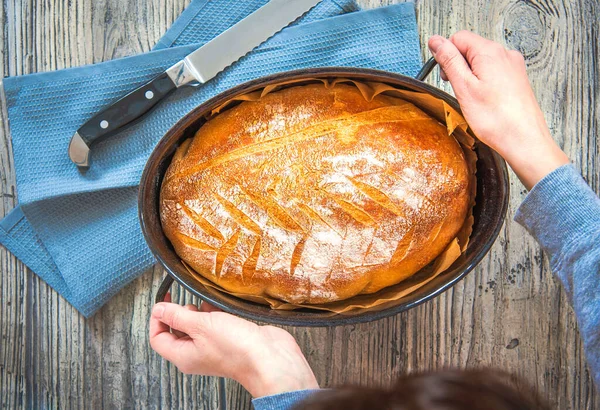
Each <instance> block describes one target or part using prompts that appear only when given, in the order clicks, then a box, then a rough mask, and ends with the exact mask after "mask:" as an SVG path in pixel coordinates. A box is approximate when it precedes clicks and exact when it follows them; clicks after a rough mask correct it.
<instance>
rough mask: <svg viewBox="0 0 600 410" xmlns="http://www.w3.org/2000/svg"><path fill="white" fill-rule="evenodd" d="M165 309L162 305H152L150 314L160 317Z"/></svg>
mask: <svg viewBox="0 0 600 410" xmlns="http://www.w3.org/2000/svg"><path fill="white" fill-rule="evenodd" d="M164 311H165V307H164V306H163V305H154V307H153V308H152V316H154V317H155V318H157V319H160V318H162V315H163V313H164Z"/></svg>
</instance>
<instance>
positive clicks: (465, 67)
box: [428, 36, 477, 97]
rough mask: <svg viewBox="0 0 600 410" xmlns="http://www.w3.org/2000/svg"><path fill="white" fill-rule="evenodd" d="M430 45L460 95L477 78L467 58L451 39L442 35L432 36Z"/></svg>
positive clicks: (455, 90) (434, 55)
mask: <svg viewBox="0 0 600 410" xmlns="http://www.w3.org/2000/svg"><path fill="white" fill-rule="evenodd" d="M428 46H429V49H430V50H431V53H432V54H433V57H434V58H435V60H436V61H437V62H438V64H439V65H440V67H441V68H442V70H443V71H444V73H446V76H447V77H448V80H450V84H451V85H452V88H453V89H454V92H455V93H456V94H457V97H459V94H461V93H462V92H464V91H466V87H467V85H468V83H469V82H470V81H473V80H475V79H477V77H475V76H474V75H473V72H472V71H471V68H470V67H469V64H468V63H467V60H465V58H464V57H463V55H462V54H461V53H460V51H458V48H456V46H455V45H454V44H453V43H452V42H451V41H449V40H447V39H445V38H444V37H442V36H432V37H431V38H430V39H429V42H428Z"/></svg>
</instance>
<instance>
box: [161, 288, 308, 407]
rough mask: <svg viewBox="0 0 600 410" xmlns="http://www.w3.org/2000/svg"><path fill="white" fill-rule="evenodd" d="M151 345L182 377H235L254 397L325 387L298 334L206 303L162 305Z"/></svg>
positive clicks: (165, 303)
mask: <svg viewBox="0 0 600 410" xmlns="http://www.w3.org/2000/svg"><path fill="white" fill-rule="evenodd" d="M168 301H169V302H170V298H169V299H168ZM171 329H172V330H173V333H171ZM150 345H151V346H152V348H153V349H154V350H155V351H156V352H157V353H158V354H159V355H161V356H162V357H164V358H165V359H167V360H168V361H170V362H172V363H173V364H175V365H176V366H177V368H178V369H179V370H180V371H181V372H183V373H187V374H199V375H206V376H221V377H229V378H232V379H234V380H236V381H238V382H239V383H240V384H241V385H242V386H244V388H245V389H246V390H248V391H249V392H250V394H251V395H252V396H253V397H262V396H268V395H272V394H277V393H283V392H287V391H294V390H303V389H318V388H319V385H318V383H317V381H316V379H315V376H314V374H313V372H312V370H311V368H310V366H309V365H308V362H307V361H306V359H305V358H304V355H303V354H302V352H301V351H300V348H299V347H298V344H297V343H296V340H295V339H294V338H293V337H292V335H290V334H289V333H288V332H286V331H285V330H283V329H280V328H277V327H274V326H258V325H256V324H254V323H252V322H249V321H247V320H244V319H241V318H238V317H236V316H234V315H230V314H228V313H225V312H222V311H221V310H219V309H217V308H215V307H213V306H211V305H209V304H208V303H206V302H203V303H202V304H201V305H200V310H198V308H197V307H196V306H194V305H186V306H180V305H177V304H174V303H168V302H163V303H157V304H156V305H155V306H154V308H153V309H152V316H151V318H150Z"/></svg>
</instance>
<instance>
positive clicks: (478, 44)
mask: <svg viewBox="0 0 600 410" xmlns="http://www.w3.org/2000/svg"><path fill="white" fill-rule="evenodd" d="M450 42H452V44H454V45H455V46H456V48H457V50H458V51H459V52H460V53H461V54H462V55H463V56H465V58H466V59H467V61H468V62H469V63H470V62H471V61H472V60H473V57H474V56H475V55H476V54H477V53H480V52H482V51H484V50H489V49H491V48H495V47H498V46H500V45H499V44H498V43H495V42H493V41H490V40H487V39H485V38H483V37H481V36H478V35H477V34H475V33H471V32H470V31H466V30H462V31H459V32H458V33H455V34H453V35H452V36H450ZM500 47H501V46H500Z"/></svg>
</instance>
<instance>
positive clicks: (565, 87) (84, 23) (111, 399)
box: [0, 0, 600, 409]
mask: <svg viewBox="0 0 600 410" xmlns="http://www.w3.org/2000/svg"><path fill="white" fill-rule="evenodd" d="M396 2H397V1H394V0H388V1H386V0H361V1H360V4H361V5H362V6H365V7H376V6H380V5H386V4H392V3H396ZM187 3H188V1H187V0H96V1H94V0H4V1H2V2H1V3H0V7H1V10H0V23H1V24H2V26H3V27H4V30H3V31H2V32H1V33H0V37H1V41H0V54H1V56H2V64H1V65H0V67H1V68H0V69H1V70H2V74H3V76H7V75H11V76H13V75H21V74H27V73H32V72H40V71H48V70H54V69H59V68H64V67H71V66H78V65H82V64H89V63H94V62H99V61H105V60H108V59H111V58H116V57H121V56H125V55H131V54H135V53H139V52H143V51H147V50H149V49H150V48H151V47H152V46H153V45H154V44H155V43H156V41H157V40H158V38H159V37H160V36H161V35H162V33H164V31H165V30H166V29H167V27H168V26H169V25H170V24H171V22H172V21H173V20H174V19H175V18H176V17H177V16H178V15H179V14H180V13H181V11H182V10H183V8H184V7H185V6H186V4H187ZM417 18H418V23H419V31H420V36H421V43H422V47H423V58H426V57H428V52H427V51H426V47H425V46H426V40H427V38H428V37H429V36H430V35H432V34H435V33H438V34H442V35H450V34H452V33H453V32H455V31H458V30H460V29H469V30H473V31H476V32H477V33H479V34H481V35H483V36H485V37H489V38H491V39H494V40H496V41H499V42H501V43H503V44H505V45H506V46H507V47H510V48H515V49H517V50H519V51H521V52H522V53H523V54H524V55H525V57H526V61H527V66H528V72H529V75H530V78H531V82H532V84H533V86H534V90H535V92H536V95H537V97H538V99H539V101H540V105H541V107H542V109H543V111H544V113H545V115H546V119H547V120H548V122H549V124H550V127H551V130H552V131H553V134H554V136H555V138H556V139H557V141H558V142H559V143H560V145H561V146H562V147H563V148H564V149H565V151H566V152H567V154H568V155H569V156H570V157H571V158H572V159H573V161H574V162H575V164H576V166H577V167H578V168H579V169H580V170H581V171H582V173H583V175H584V177H586V179H587V180H588V182H589V183H590V185H591V186H592V188H594V189H595V190H596V192H598V190H599V189H600V170H599V166H600V163H599V162H600V160H599V158H600V146H599V144H598V137H597V136H598V131H599V129H600V124H599V121H600V119H599V118H600V99H599V98H597V96H598V95H600V80H599V79H600V73H599V70H600V67H599V64H598V60H597V56H598V54H599V51H600V42H599V41H600V40H599V39H598V31H597V28H596V27H595V25H596V24H597V22H598V21H600V7H599V6H598V4H597V2H596V1H594V0H572V1H571V0H530V1H526V2H525V1H519V0H495V1H487V0H447V1H442V0H420V1H418V2H417ZM428 81H429V82H430V83H431V84H434V85H436V86H439V87H441V88H443V89H445V90H447V91H451V89H450V87H449V86H448V85H447V84H442V83H441V81H440V79H439V75H438V73H437V70H436V71H434V73H433V74H432V76H431V77H430V79H429V80H428ZM0 118H1V121H2V123H1V125H2V126H1V127H0V184H1V192H2V200H1V201H0V207H1V209H0V216H1V215H5V214H6V213H8V212H9V211H10V210H11V209H12V208H13V207H14V206H15V205H16V203H17V199H16V189H15V175H14V167H13V163H12V148H11V141H10V137H9V134H8V132H7V123H6V116H4V115H3V116H1V117H0ZM511 177H512V183H511V204H510V209H509V215H508V218H509V219H507V222H506V224H505V226H504V227H503V230H502V232H501V234H500V237H499V239H498V241H497V242H496V244H495V245H494V247H493V248H492V250H491V251H490V253H489V255H488V256H487V257H486V258H485V259H484V261H483V262H482V263H481V264H480V265H479V266H478V268H477V269H476V270H475V272H473V273H472V274H470V275H468V276H467V278H466V279H465V280H463V281H462V282H460V283H459V284H457V285H456V286H455V287H454V288H453V289H451V290H450V291H448V292H446V293H444V294H443V295H441V296H440V297H438V298H436V299H434V300H432V301H430V302H428V303H425V304H423V305H421V306H419V307H417V308H415V309H413V310H411V311H409V312H406V313H404V314H400V315H397V316H395V317H391V318H388V319H384V320H380V321H377V322H373V323H367V324H360V325H355V326H343V327H336V328H322V329H306V328H288V330H289V331H290V332H291V333H292V334H293V335H294V336H295V337H296V339H297V340H298V343H299V344H300V346H301V347H302V349H303V351H304V353H305V354H306V356H307V358H308V360H309V362H310V363H311V365H312V366H313V368H314V370H315V373H316V375H317V377H318V379H319V381H320V383H321V385H322V386H336V385H340V384H345V383H358V384H367V385H388V384H390V383H393V381H394V380H395V378H396V377H397V376H398V375H400V374H404V373H406V372H412V371H419V370H428V369H440V368H444V367H449V366H458V367H478V366H489V365H493V366H496V367H499V368H502V369H506V370H509V371H512V372H515V373H517V374H519V375H521V376H522V377H523V378H525V379H526V380H527V381H529V382H530V383H532V384H533V385H534V386H536V387H537V388H538V389H539V390H540V391H541V392H542V393H543V395H544V396H545V397H547V398H548V399H549V400H550V401H551V402H552V404H553V405H554V407H555V408H559V409H596V408H600V396H599V395H598V393H596V392H595V391H594V386H593V383H592V380H591V378H590V375H589V373H588V370H587V367H586V364H585V358H584V355H583V349H582V345H581V342H580V340H579V335H578V332H577V324H576V321H575V317H574V315H573V312H572V310H571V308H570V306H569V304H568V301H567V298H566V297H565V294H564V292H563V291H562V289H561V287H560V284H559V283H558V282H557V281H555V280H554V279H553V276H552V274H551V272H550V270H549V268H548V264H547V261H546V260H545V256H544V255H543V253H542V252H541V250H540V248H539V246H538V245H537V243H536V242H535V241H534V240H533V239H532V238H531V237H530V236H529V235H528V234H527V233H526V232H525V231H524V230H523V229H522V228H521V227H520V226H518V225H517V224H516V223H514V222H512V217H513V216H514V212H515V211H516V209H517V207H518V205H519V203H520V202H521V200H522V199H523V197H524V195H525V193H526V192H525V191H524V189H523V187H522V186H521V185H520V183H519V182H518V180H517V179H516V177H514V175H511ZM0 269H1V279H0V297H1V299H0V308H1V311H0V332H1V333H0V405H1V406H0V407H2V408H7V409H13V408H21V407H23V408H78V409H79V408H93V409H96V408H171V407H172V408H186V409H187V408H199V409H213V408H217V406H218V391H217V382H216V380H214V379H212V378H206V377H196V376H184V375H182V374H181V373H179V372H178V371H177V370H176V369H175V368H174V367H173V366H171V365H169V364H168V363H166V362H164V361H163V360H162V359H161V358H160V357H158V356H157V355H156V354H155V353H154V352H153V351H152V350H150V347H149V344H148V337H147V332H148V316H149V314H150V308H151V306H152V299H153V295H154V294H155V292H156V290H157V288H158V285H159V283H160V281H161V279H162V276H163V272H162V269H160V268H155V269H154V270H151V271H149V272H147V273H146V274H144V275H143V276H142V277H140V278H139V279H137V280H136V281H134V282H133V283H131V284H130V285H129V286H127V287H126V288H125V289H124V290H123V291H122V292H120V293H119V294H118V295H117V296H116V297H115V298H113V299H112V300H111V302H110V303H109V304H108V305H107V306H105V307H104V308H103V309H102V310H101V311H100V312H99V313H98V314H97V315H95V316H94V317H93V318H91V319H88V320H85V319H83V318H82V317H81V316H80V315H79V314H78V313H77V311H76V310H75V309H73V308H72V307H71V306H70V305H69V304H68V303H66V302H65V301H64V300H63V299H62V298H61V297H59V296H58V295H57V294H56V293H55V292H54V291H52V289H50V288H49V287H48V286H47V285H46V284H45V283H44V282H42V281H40V280H39V279H38V278H37V276H35V275H34V274H33V273H32V272H31V271H30V270H28V269H27V268H26V267H24V266H23V265H22V264H21V263H20V262H19V261H18V260H16V259H15V257H14V256H12V255H11V254H10V253H9V252H7V251H6V250H5V249H4V248H2V247H0ZM173 298H174V301H177V302H179V303H190V302H191V303H193V302H195V301H194V300H193V298H191V297H190V295H189V294H187V293H185V292H179V290H178V289H177V288H175V289H174V293H173ZM226 393H227V403H226V404H227V408H228V409H249V408H251V406H250V397H249V396H248V394H247V393H246V392H245V391H244V390H243V389H242V388H241V387H240V386H239V385H238V384H237V383H235V382H232V381H228V382H227V384H226Z"/></svg>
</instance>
